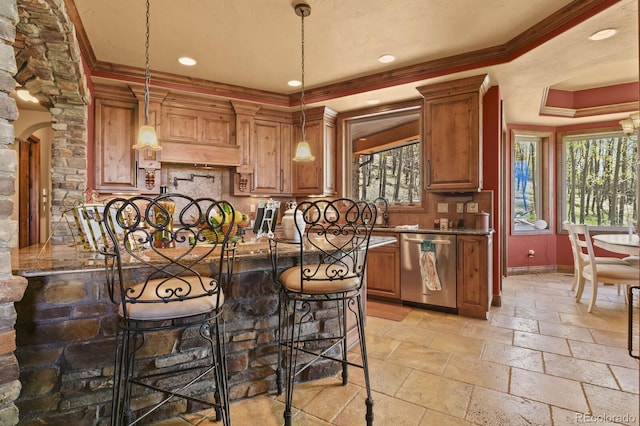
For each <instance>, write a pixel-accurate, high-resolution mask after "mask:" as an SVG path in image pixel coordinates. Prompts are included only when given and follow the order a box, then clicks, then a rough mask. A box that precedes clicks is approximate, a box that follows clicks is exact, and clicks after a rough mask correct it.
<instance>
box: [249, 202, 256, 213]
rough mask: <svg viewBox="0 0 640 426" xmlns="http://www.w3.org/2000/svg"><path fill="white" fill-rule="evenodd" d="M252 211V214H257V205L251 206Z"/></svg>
mask: <svg viewBox="0 0 640 426" xmlns="http://www.w3.org/2000/svg"><path fill="white" fill-rule="evenodd" d="M250 209H251V213H255V212H256V205H255V204H251V206H250Z"/></svg>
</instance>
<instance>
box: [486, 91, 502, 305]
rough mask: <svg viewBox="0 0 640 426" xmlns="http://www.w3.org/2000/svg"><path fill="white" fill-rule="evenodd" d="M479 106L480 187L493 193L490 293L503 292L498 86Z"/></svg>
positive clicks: (500, 123)
mask: <svg viewBox="0 0 640 426" xmlns="http://www.w3.org/2000/svg"><path fill="white" fill-rule="evenodd" d="M482 102H483V105H482V173H483V175H482V176H483V177H482V188H483V189H485V190H492V191H493V215H492V217H491V219H492V221H493V222H492V223H491V224H489V226H491V227H493V229H495V230H496V232H495V234H493V294H494V297H495V296H498V297H499V296H500V294H501V290H502V258H501V256H500V253H501V251H502V236H503V230H502V229H501V227H500V222H501V220H502V214H503V212H504V208H503V206H502V203H501V200H500V192H501V191H500V188H501V186H500V167H501V166H500V165H501V164H502V150H503V149H502V97H501V96H500V88H499V86H493V87H490V88H489V90H487V93H486V94H485V95H484V97H483V100H482Z"/></svg>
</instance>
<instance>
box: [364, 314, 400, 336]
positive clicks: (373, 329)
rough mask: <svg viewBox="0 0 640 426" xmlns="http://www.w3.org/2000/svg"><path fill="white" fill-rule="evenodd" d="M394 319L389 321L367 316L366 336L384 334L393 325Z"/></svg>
mask: <svg viewBox="0 0 640 426" xmlns="http://www.w3.org/2000/svg"><path fill="white" fill-rule="evenodd" d="M393 325H394V321H390V320H387V319H384V318H377V317H367V325H366V327H365V329H366V330H367V336H369V335H379V336H384V335H385V334H386V333H387V331H389V329H390V328H391V327H393Z"/></svg>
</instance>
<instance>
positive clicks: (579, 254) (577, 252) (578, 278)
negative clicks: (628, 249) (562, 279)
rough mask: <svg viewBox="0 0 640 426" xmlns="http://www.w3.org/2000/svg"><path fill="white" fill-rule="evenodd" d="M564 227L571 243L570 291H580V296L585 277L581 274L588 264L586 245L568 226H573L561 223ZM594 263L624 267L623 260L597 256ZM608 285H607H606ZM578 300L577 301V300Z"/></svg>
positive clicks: (581, 237)
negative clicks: (571, 268) (571, 281)
mask: <svg viewBox="0 0 640 426" xmlns="http://www.w3.org/2000/svg"><path fill="white" fill-rule="evenodd" d="M563 225H564V227H565V228H566V229H567V231H568V237H569V242H570V243H571V253H572V255H573V284H572V286H571V290H572V291H577V290H578V289H581V290H580V295H582V290H583V289H584V281H585V277H584V274H583V273H582V271H583V269H584V267H585V266H586V265H587V263H589V261H590V259H589V253H587V248H586V245H585V244H584V235H577V234H576V233H575V230H574V228H573V227H570V226H569V225H573V223H572V222H570V221H564V222H563ZM595 259H596V262H597V263H600V264H613V265H626V264H628V262H626V261H625V260H624V259H620V258H617V257H612V256H597V257H596V258H595ZM607 284H608V283H607ZM617 287H618V294H620V285H617ZM578 300H579V299H578Z"/></svg>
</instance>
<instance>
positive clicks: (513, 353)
mask: <svg viewBox="0 0 640 426" xmlns="http://www.w3.org/2000/svg"><path fill="white" fill-rule="evenodd" d="M482 359H483V360H485V361H492V362H497V363H500V364H504V365H509V366H511V367H518V368H524V369H527V370H533V371H540V372H542V371H543V365H542V353H541V352H540V351H534V350H532V349H527V348H520V347H516V346H509V345H502V344H500V343H493V342H487V343H486V344H485V346H484V351H483V352H482Z"/></svg>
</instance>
